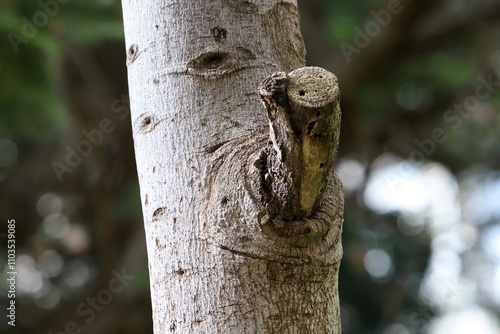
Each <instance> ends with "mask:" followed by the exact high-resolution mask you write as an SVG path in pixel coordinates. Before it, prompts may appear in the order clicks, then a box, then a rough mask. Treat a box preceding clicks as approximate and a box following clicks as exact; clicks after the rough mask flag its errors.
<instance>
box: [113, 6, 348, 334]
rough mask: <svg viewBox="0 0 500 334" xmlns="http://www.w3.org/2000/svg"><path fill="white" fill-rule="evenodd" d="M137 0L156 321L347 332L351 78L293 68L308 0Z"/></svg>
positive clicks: (132, 51)
mask: <svg viewBox="0 0 500 334" xmlns="http://www.w3.org/2000/svg"><path fill="white" fill-rule="evenodd" d="M122 4H123V12H124V23H125V37H126V47H127V64H128V76H129V86H130V101H131V112H132V122H133V135H134V143H135V153H136V160H137V169H138V174H139V182H140V188H141V200H142V207H143V215H144V225H145V230H146V238H147V248H148V258H149V271H150V281H151V282H150V284H151V296H152V302H153V321H154V332H155V333H156V334H164V333H186V334H187V333H207V334H211V333H235V334H236V333H238V334H240V333H340V332H341V331H340V314H339V301H338V291H337V274H338V267H339V263H340V259H341V256H342V248H341V242H340V234H341V228H342V227H341V226H342V210H343V194H342V189H341V184H340V181H339V180H338V178H337V177H336V176H335V174H334V173H333V171H332V168H331V166H332V164H333V159H334V157H335V151H336V146H337V144H338V124H339V121H340V114H339V112H340V111H339V110H338V87H337V86H336V78H335V77H334V76H333V75H331V74H329V73H328V72H326V71H324V70H321V69H319V68H306V69H303V70H299V71H298V72H297V71H293V70H295V69H298V68H301V67H303V66H304V64H305V61H304V56H305V49H304V44H303V41H302V37H301V34H300V28H299V18H298V10H297V3H296V0H287V1H277V0H260V1H256V0H253V1H241V0H213V1H201V0H189V1H188V0H184V1H182V0H181V1H167V0H150V1H132V0H122ZM292 71H293V72H292ZM303 71H305V72H303ZM323 71H324V72H323ZM274 72H277V73H275V74H274V75H272V73H274ZM290 72H291V73H290ZM287 73H288V74H287ZM311 76H312V77H315V79H314V80H312V81H311V80H309V79H308V78H310V77H311ZM266 78H267V79H266ZM263 81H264V82H263ZM261 83H262V84H261ZM259 84H261V85H260V88H259ZM323 84H324V85H323ZM259 93H260V96H259ZM261 99H262V101H263V102H264V105H265V108H264V107H263V105H262V102H261ZM318 99H319V102H314V101H316V100H318ZM266 109H267V110H266ZM280 143H281V144H280ZM282 144H285V146H286V145H288V146H289V147H285V146H283V145H282ZM311 198H312V199H311Z"/></svg>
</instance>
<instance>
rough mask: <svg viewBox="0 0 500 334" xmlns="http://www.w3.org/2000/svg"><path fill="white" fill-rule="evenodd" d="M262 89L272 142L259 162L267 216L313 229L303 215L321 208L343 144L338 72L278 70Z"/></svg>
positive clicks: (294, 226) (293, 226)
mask: <svg viewBox="0 0 500 334" xmlns="http://www.w3.org/2000/svg"><path fill="white" fill-rule="evenodd" d="M259 94H260V97H261V99H262V102H263V103H264V106H265V107H266V110H267V116H268V119H269V139H270V145H269V146H268V147H266V148H265V149H263V150H262V153H261V156H260V157H259V159H258V160H257V161H256V163H255V165H256V166H257V167H258V168H259V169H260V171H261V183H262V190H263V200H264V202H265V204H266V211H267V213H266V215H268V216H269V218H270V219H274V218H277V221H282V222H288V223H279V224H275V226H279V225H283V226H287V227H288V228H289V229H290V230H294V231H306V230H308V229H314V228H315V226H314V225H315V224H312V225H311V226H309V227H307V226H306V225H307V224H305V223H304V222H306V221H307V220H304V218H310V217H312V216H313V215H314V214H315V213H316V212H317V211H318V208H319V207H320V204H321V202H322V198H323V195H324V193H325V189H326V188H327V184H328V180H329V178H330V175H331V174H332V168H333V163H334V160H335V156H336V152H337V148H338V144H339V134H340V106H339V88H338V84H337V77H336V76H335V75H334V74H332V73H330V72H328V71H326V70H324V69H322V68H319V67H303V68H300V69H298V70H295V71H293V72H291V73H289V74H286V73H284V72H277V73H274V74H272V75H271V76H270V77H268V78H266V79H265V80H264V81H263V82H262V84H261V85H260V87H259ZM299 222H302V223H299Z"/></svg>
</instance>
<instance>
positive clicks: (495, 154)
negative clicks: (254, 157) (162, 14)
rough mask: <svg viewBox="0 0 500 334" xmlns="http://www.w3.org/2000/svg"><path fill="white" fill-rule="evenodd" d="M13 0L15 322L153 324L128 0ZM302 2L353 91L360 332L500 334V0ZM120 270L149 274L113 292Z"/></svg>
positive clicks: (346, 127) (347, 102)
mask: <svg viewBox="0 0 500 334" xmlns="http://www.w3.org/2000/svg"><path fill="white" fill-rule="evenodd" d="M0 3H1V5H2V10H0V33H1V35H2V38H1V39H0V73H1V80H0V203H1V207H2V210H1V213H0V215H1V216H0V218H1V221H2V222H3V223H2V228H1V229H0V233H3V234H0V247H2V248H3V247H6V240H5V237H6V234H5V233H6V221H7V220H8V219H15V220H16V242H17V244H16V245H17V254H18V257H17V267H18V268H17V270H18V273H19V274H18V282H17V318H16V320H17V323H16V324H17V326H16V327H15V328H11V327H10V326H7V325H6V323H5V321H1V322H0V331H1V332H5V331H9V332H12V333H48V332H52V333H60V332H65V331H66V332H68V331H69V329H68V327H67V326H68V324H70V325H69V326H70V327H71V326H74V327H71V328H73V329H72V330H74V329H75V328H76V329H81V330H82V333H117V334H118V333H151V332H152V328H151V308H150V300H149V299H150V296H149V285H148V284H149V282H148V271H147V270H148V267H147V257H146V252H145V239H144V232H143V227H142V217H141V208H140V200H139V188H138V185H137V176H136V170H135V162H134V152H133V142H132V135H131V127H130V118H129V117H128V109H127V108H128V101H127V81H126V66H125V46H124V41H123V22H122V17H121V9H120V3H119V1H117V0H97V1H83V0H71V1H69V0H59V1H55V0H54V1H40V2H39V1H30V0H2V1H1V2H0ZM49 3H50V4H52V5H51V6H49V5H48V4H49ZM395 3H397V4H398V7H397V8H398V9H401V10H400V11H398V12H397V13H391V12H390V11H389V9H390V8H391V6H392V5H394V4H395ZM43 4H45V5H43ZM54 4H56V5H54ZM299 7H300V11H301V21H302V31H303V35H304V38H305V42H306V45H307V49H308V64H310V65H317V66H322V67H324V68H326V69H328V70H330V71H332V72H334V73H336V74H337V76H338V77H339V81H340V85H341V92H342V109H343V111H344V114H343V128H342V138H341V149H340V152H339V157H338V163H337V166H336V170H337V171H338V173H339V175H340V177H341V179H342V180H343V183H344V187H345V193H346V208H345V225H344V238H343V239H344V240H343V245H344V253H345V255H344V260H343V262H342V266H341V273H340V293H341V304H342V319H343V332H344V333H352V334H355V333H383V334H413V333H432V334H444V333H481V334H498V333H500V325H499V320H498V319H500V172H499V169H500V141H499V131H500V115H499V113H498V110H499V107H500V93H499V92H498V90H499V89H500V83H499V82H500V43H499V41H500V20H499V19H500V1H498V0H474V1H472V0H433V1H431V0H421V1H410V0H401V1H396V0H367V1H363V2H358V3H355V2H352V1H347V0H335V1H330V0H308V1H299ZM394 8H395V7H394ZM383 11H385V12H383ZM383 13H390V15H389V16H385V19H384V16H383ZM381 17H382V18H381ZM381 20H382V21H381ZM384 20H385V21H384ZM385 23H387V24H385ZM30 25H31V26H30ZM363 34H364V35H365V37H363V36H361V35H363ZM361 44H362V47H360V45H361ZM349 47H351V49H349ZM346 48H347V49H346ZM352 48H356V50H357V51H356V52H352V53H349V52H346V50H353V49H352ZM485 82H486V83H488V82H489V84H485ZM478 86H481V87H482V88H479V92H480V93H481V95H479V94H478ZM486 93H489V94H486ZM485 94H486V95H487V97H484V96H486V95H485ZM483 97H484V98H483ZM104 119H107V120H108V121H107V123H106V124H107V125H105V126H104V128H106V129H107V130H109V131H108V133H103V132H102V131H101V132H102V136H99V134H98V133H97V132H96V129H103V125H102V122H103V120H104ZM90 138H91V139H92V140H94V141H95V142H96V143H97V144H95V145H91V146H87V147H84V146H82V144H81V143H82V142H83V141H84V140H87V141H90ZM77 149H81V150H82V151H83V152H85V155H86V156H84V157H83V158H82V159H81V161H79V160H78V159H77V158H75V157H74V156H73V159H76V160H73V162H74V166H69V165H68V164H67V161H66V160H67V159H68V156H70V155H71V154H72V153H71V150H77ZM54 162H58V163H61V164H65V165H66V166H67V168H68V169H65V170H64V169H63V170H61V169H60V170H59V178H60V179H62V182H61V181H60V180H59V178H58V175H57V173H56V172H54ZM2 254H5V253H4V251H2ZM0 265H1V267H0V268H2V274H1V277H2V279H1V280H0V290H1V291H0V309H1V310H2V311H1V312H2V313H0V314H3V312H5V309H6V306H7V302H8V300H7V299H6V294H7V293H6V290H7V285H6V280H5V277H6V272H7V271H8V270H7V266H6V257H5V256H2V257H1V258H0ZM117 273H125V274H126V275H131V276H134V278H133V279H130V281H129V282H128V283H127V285H126V286H125V288H124V289H123V290H122V291H120V292H119V293H115V294H112V295H111V298H108V297H109V296H108V295H105V294H104V293H103V292H102V291H104V290H106V289H107V288H108V285H109V282H110V281H111V280H112V279H113V277H116V275H117ZM106 298H107V299H106ZM99 301H100V302H99ZM96 303H97V304H96ZM91 310H93V311H91ZM85 311H87V313H85V314H86V316H84V315H82V312H85ZM92 312H93V317H91V316H90V315H91V314H92ZM2 318H3V319H5V316H4V315H2ZM73 324H74V325H73ZM75 326H76V327H75Z"/></svg>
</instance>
